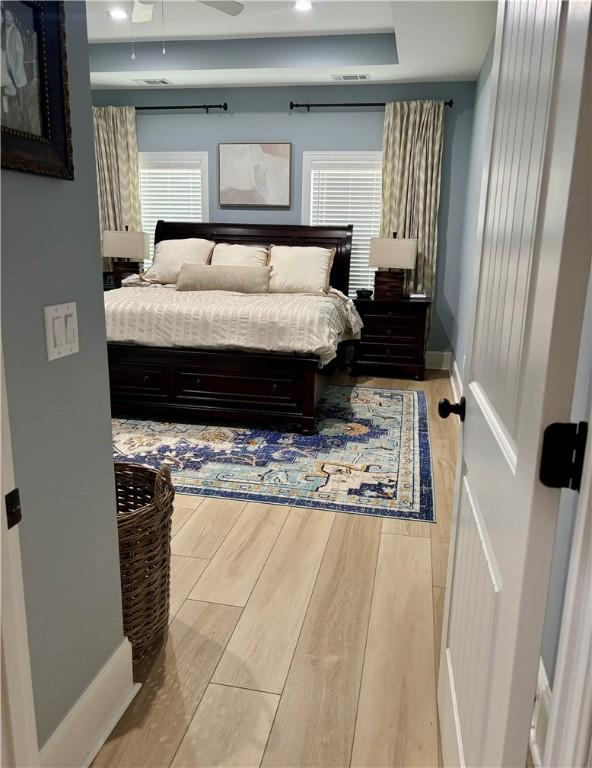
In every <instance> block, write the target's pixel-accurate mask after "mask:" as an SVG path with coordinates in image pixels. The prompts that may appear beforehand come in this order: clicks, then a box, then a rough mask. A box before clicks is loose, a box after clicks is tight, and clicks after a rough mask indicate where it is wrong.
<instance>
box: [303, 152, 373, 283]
mask: <svg viewBox="0 0 592 768" xmlns="http://www.w3.org/2000/svg"><path fill="white" fill-rule="evenodd" d="M381 207H382V153H381V152H305V153H304V164H303V179H302V220H303V223H304V224H312V225H315V224H319V225H322V224H337V225H339V224H353V225H354V234H353V243H352V258H351V268H350V276H349V291H350V295H351V296H355V293H356V289H357V288H373V287H374V272H375V269H374V268H373V267H369V266H368V257H369V255H370V239H371V238H373V237H378V234H379V230H380V215H381Z"/></svg>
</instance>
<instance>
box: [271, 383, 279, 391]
mask: <svg viewBox="0 0 592 768" xmlns="http://www.w3.org/2000/svg"><path fill="white" fill-rule="evenodd" d="M271 391H272V392H277V391H278V385H277V384H272V385H271Z"/></svg>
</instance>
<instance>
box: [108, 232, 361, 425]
mask: <svg viewBox="0 0 592 768" xmlns="http://www.w3.org/2000/svg"><path fill="white" fill-rule="evenodd" d="M352 230H353V227H352V226H351V225H350V226H347V227H305V226H285V225H259V224H195V223H185V222H173V221H159V222H158V224H157V225H156V234H155V238H154V240H155V243H158V242H159V241H161V240H173V239H182V238H186V237H201V238H206V239H207V240H213V241H214V242H217V243H243V244H250V245H309V246H310V245H316V246H322V247H325V248H335V249H336V250H335V260H334V262H333V268H332V271H331V285H332V286H333V287H334V288H337V289H339V290H340V291H342V292H343V293H345V294H346V295H347V292H348V287H349V267H350V258H351V244H352ZM107 346H108V353H109V379H110V388H111V411H112V414H113V416H116V417H122V418H143V419H170V420H172V421H181V422H194V421H202V420H204V419H206V418H207V419H208V420H209V419H212V420H215V421H233V422H241V421H248V422H257V423H262V424H264V425H270V424H282V425H288V424H290V425H292V424H293V425H296V426H297V427H299V428H300V429H301V430H302V431H303V432H306V433H310V432H313V431H314V430H315V426H316V424H315V420H316V419H315V414H316V404H317V402H318V400H319V398H320V396H321V394H322V391H323V389H324V385H325V383H326V380H327V378H328V374H329V373H330V372H331V370H332V369H334V367H335V362H334V363H333V364H332V365H331V364H330V365H329V366H325V368H324V369H320V368H319V360H318V358H317V357H316V356H315V355H298V354H290V353H275V352H245V351H240V350H227V349H225V350H212V349H194V348H185V347H166V348H165V347H146V346H141V345H139V344H126V343H119V342H109V344H108V345H107Z"/></svg>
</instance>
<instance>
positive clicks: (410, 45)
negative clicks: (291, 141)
mask: <svg viewBox="0 0 592 768" xmlns="http://www.w3.org/2000/svg"><path fill="white" fill-rule="evenodd" d="M130 6H131V4H130V2H128V1H127V0H126V1H125V2H123V1H122V2H118V1H117V0H113V1H112V2H111V1H109V2H104V0H87V7H88V27H89V38H90V40H91V42H97V43H98V42H108V41H118V42H123V41H128V40H130V26H131V24H130V22H129V19H128V20H126V21H124V22H117V21H114V20H113V19H111V18H110V17H109V16H108V15H107V13H106V11H107V9H108V8H113V7H120V8H124V9H126V10H127V11H128V12H129V10H130ZM245 6H246V7H245V10H244V12H243V13H242V14H241V15H240V16H236V17H234V18H233V17H230V16H228V15H225V14H222V13H220V12H219V11H215V10H213V9H211V8H208V7H206V6H204V5H202V4H201V3H200V2H198V1H197V0H165V38H166V39H183V40H190V39H200V38H202V39H203V38H232V37H274V36H294V35H328V34H331V35H340V34H341V35H343V34H348V33H349V34H351V33H371V32H388V31H391V30H393V29H394V31H395V34H396V40H397V51H398V58H399V63H398V64H397V65H392V66H386V65H381V66H364V65H359V64H358V65H356V66H352V67H344V66H341V67H337V68H336V67H331V68H320V67H311V66H306V64H305V63H304V64H303V66H301V67H298V68H266V67H265V66H261V67H259V68H257V69H245V68H243V69H239V68H236V69H210V70H207V71H205V70H200V69H195V70H190V69H187V70H173V71H169V70H167V68H166V67H167V62H166V57H163V59H162V63H159V64H158V69H152V70H149V71H145V72H138V71H137V70H136V71H135V72H130V71H122V72H96V71H95V72H91V84H92V86H93V87H94V88H137V87H138V84H137V83H135V82H134V81H135V80H136V79H140V78H150V77H160V78H166V79H168V80H171V82H172V86H171V87H177V88H189V87H214V86H251V85H252V86H254V85H308V84H334V81H333V80H332V78H331V75H333V74H336V69H337V70H338V72H339V73H341V74H346V73H352V72H356V73H364V74H368V75H370V82H374V83H396V82H421V81H443V80H473V79H475V78H476V77H477V75H478V73H479V70H480V67H481V64H482V63H483V59H484V58H485V54H486V52H487V47H488V45H489V43H490V41H491V38H492V36H493V33H494V30H495V15H496V3H495V2H485V1H484V0H476V1H473V0H460V1H455V2H449V1H448V0H439V1H438V0H436V2H427V1H426V2H424V1H423V0H414V1H411V0H410V1H409V2H387V1H386V0H384V1H382V2H380V1H379V2H374V1H370V0H358V1H357V2H355V1H354V0H316V2H315V5H314V8H313V10H312V11H311V12H309V13H299V12H297V11H295V10H294V4H293V2H276V1H275V0H246V1H245ZM160 10H161V0H157V2H156V3H155V11H154V18H153V21H152V22H149V23H146V24H134V25H133V27H134V29H133V32H134V38H135V40H154V39H161V34H162V32H161V20H160ZM360 87H363V86H360Z"/></svg>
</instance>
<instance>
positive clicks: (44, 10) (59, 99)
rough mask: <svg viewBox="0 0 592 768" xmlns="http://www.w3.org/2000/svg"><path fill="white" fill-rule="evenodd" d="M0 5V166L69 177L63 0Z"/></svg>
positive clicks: (14, 0) (15, 1) (23, 0)
mask: <svg viewBox="0 0 592 768" xmlns="http://www.w3.org/2000/svg"><path fill="white" fill-rule="evenodd" d="M0 9H1V13H2V19H1V36H2V69H1V71H2V89H1V100H0V124H1V146H2V168H9V169H11V170H15V171H24V172H26V173H37V174H43V175H45V176H55V177H57V178H62V179H73V178H74V162H73V153H72V128H71V122H70V105H69V93H68V62H67V52H66V29H65V9H64V2H63V0H10V2H5V1H3V2H2V3H0Z"/></svg>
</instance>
